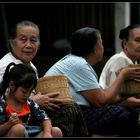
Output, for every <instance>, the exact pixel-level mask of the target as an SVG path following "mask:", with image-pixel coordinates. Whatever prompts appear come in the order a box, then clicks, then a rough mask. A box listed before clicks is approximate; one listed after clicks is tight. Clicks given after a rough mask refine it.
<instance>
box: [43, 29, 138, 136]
mask: <svg viewBox="0 0 140 140" xmlns="http://www.w3.org/2000/svg"><path fill="white" fill-rule="evenodd" d="M71 47H72V48H71V53H70V54H69V55H66V56H65V57H63V58H62V59H61V60H59V61H58V62H56V63H55V64H54V65H53V66H52V67H51V68H50V69H49V70H48V71H47V72H46V74H45V75H44V76H48V75H57V74H65V75H66V76H67V78H68V83H69V86H70V89H71V93H72V95H73V98H74V99H75V100H76V102H77V104H78V105H79V106H80V107H81V109H82V112H83V115H84V118H85V120H86V123H87V127H88V130H89V134H90V135H91V136H92V135H93V134H98V135H103V136H109V135H111V136H112V135H116V134H117V135H119V136H138V135H139V134H140V127H139V126H138V116H139V114H138V113H137V112H136V111H134V110H133V109H131V108H129V107H126V106H123V105H120V104H116V102H118V101H120V100H123V97H122V96H121V93H120V87H121V85H122V84H123V83H124V81H126V80H127V79H135V78H136V79H137V78H138V79H139V78H140V68H126V69H125V70H122V71H121V72H120V74H119V75H118V77H117V78H116V80H115V81H114V82H113V83H112V85H110V87H109V88H107V89H105V90H103V89H102V88H101V87H100V85H99V83H98V81H97V79H98V78H97V74H96V72H95V71H94V69H93V67H94V65H95V64H96V63H98V62H99V61H101V60H102V57H103V52H104V47H103V41H102V37H101V33H100V31H99V30H97V29H95V28H91V27H84V28H81V29H78V30H76V31H75V32H74V33H73V34H72V37H71ZM125 98H126V97H125ZM125 98H124V99H125Z"/></svg>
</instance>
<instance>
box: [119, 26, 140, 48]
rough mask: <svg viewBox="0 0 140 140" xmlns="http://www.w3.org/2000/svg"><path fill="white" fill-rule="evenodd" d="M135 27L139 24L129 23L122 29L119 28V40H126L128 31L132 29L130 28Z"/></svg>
mask: <svg viewBox="0 0 140 140" xmlns="http://www.w3.org/2000/svg"><path fill="white" fill-rule="evenodd" d="M135 28H140V24H131V25H129V26H127V27H125V28H124V29H121V30H120V34H119V38H120V39H121V40H123V39H126V40H128V37H129V31H130V30H132V29H135ZM121 45H122V47H123V41H122V44H121Z"/></svg>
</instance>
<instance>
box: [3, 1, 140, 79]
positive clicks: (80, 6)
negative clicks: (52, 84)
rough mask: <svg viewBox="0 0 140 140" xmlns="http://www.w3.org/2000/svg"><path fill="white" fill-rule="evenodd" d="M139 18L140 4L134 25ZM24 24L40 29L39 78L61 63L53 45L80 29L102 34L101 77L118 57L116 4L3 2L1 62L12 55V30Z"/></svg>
mask: <svg viewBox="0 0 140 140" xmlns="http://www.w3.org/2000/svg"><path fill="white" fill-rule="evenodd" d="M139 14H140V10H139V3H131V23H139V20H140V18H139V17H140V15H139ZM22 20H31V21H33V22H35V23H36V24H37V25H38V26H39V28H40V40H41V47H40V50H39V51H38V53H37V56H36V57H35V58H34V60H33V63H34V64H35V65H36V67H37V68H38V72H39V76H43V74H44V73H45V72H46V71H47V69H48V68H49V67H50V66H51V65H52V64H54V63H55V62H56V61H57V60H58V59H60V57H59V55H58V56H56V54H54V52H53V49H52V43H53V42H54V41H55V40H57V39H61V38H69V37H70V36H71V33H72V32H74V31H75V30H76V29H78V28H82V27H85V26H90V27H94V28H98V29H100V31H101V32H102V38H103V44H104V48H105V52H104V58H103V60H102V61H101V62H100V63H98V65H97V66H95V70H96V72H97V74H98V75H99V74H100V72H101V70H102V67H103V66H104V64H105V62H106V60H107V59H108V58H109V57H110V56H111V55H113V54H114V53H115V46H114V45H115V39H114V38H115V36H114V35H115V34H114V3H113V2H112V3H111V2H109V3H107V2H106V3H103V2H99V3H98V2H96V3H95V2H89V3H85V2H75V3H74V2H20V3H18V2H11V3H10V2H7V3H6V2H1V3H0V58H1V57H2V56H4V55H5V54H6V53H7V51H8V35H9V31H10V29H11V27H12V26H13V24H15V23H17V22H19V21H22Z"/></svg>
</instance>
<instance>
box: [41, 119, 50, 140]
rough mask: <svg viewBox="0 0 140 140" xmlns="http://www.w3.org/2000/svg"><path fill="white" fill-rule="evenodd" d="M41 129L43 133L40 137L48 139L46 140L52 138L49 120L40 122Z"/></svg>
mask: <svg viewBox="0 0 140 140" xmlns="http://www.w3.org/2000/svg"><path fill="white" fill-rule="evenodd" d="M41 125H42V127H43V132H42V137H44V138H45V137H48V138H52V134H51V131H52V124H51V120H50V119H45V120H43V122H42V124H41Z"/></svg>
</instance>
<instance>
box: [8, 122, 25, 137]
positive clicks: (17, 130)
mask: <svg viewBox="0 0 140 140" xmlns="http://www.w3.org/2000/svg"><path fill="white" fill-rule="evenodd" d="M24 134H25V128H24V126H23V125H21V124H16V125H14V126H12V127H11V129H10V131H9V134H8V135H9V136H11V137H24Z"/></svg>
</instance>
